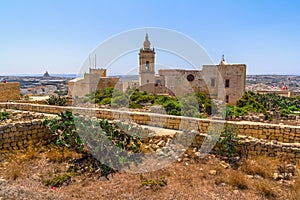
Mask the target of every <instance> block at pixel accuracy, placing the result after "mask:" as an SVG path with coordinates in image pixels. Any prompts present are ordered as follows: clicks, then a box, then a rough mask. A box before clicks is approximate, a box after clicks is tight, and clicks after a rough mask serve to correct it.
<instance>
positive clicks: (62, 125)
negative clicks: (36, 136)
mask: <svg viewBox="0 0 300 200" xmlns="http://www.w3.org/2000/svg"><path fill="white" fill-rule="evenodd" d="M43 125H44V126H45V127H48V128H49V130H50V131H51V132H52V133H53V134H54V135H55V136H56V142H55V143H56V144H57V145H62V146H66V147H68V148H70V149H74V150H78V151H82V149H83V143H82V140H81V139H80V137H79V135H78V132H77V131H76V126H75V123H74V117H73V114H72V112H71V111H65V112H62V113H61V114H59V115H58V116H57V117H56V118H55V119H51V120H49V119H46V120H44V122H43Z"/></svg>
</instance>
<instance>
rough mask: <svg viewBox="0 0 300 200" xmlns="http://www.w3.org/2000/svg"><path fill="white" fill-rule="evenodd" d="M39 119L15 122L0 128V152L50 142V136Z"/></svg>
mask: <svg viewBox="0 0 300 200" xmlns="http://www.w3.org/2000/svg"><path fill="white" fill-rule="evenodd" d="M42 121H43V120H41V119H38V120H32V121H27V122H15V123H10V124H6V125H2V126H0V150H16V149H21V148H23V147H26V146H28V144H30V143H33V144H34V143H37V142H43V143H46V142H48V141H50V140H51V134H49V132H47V130H46V128H45V127H43V125H42Z"/></svg>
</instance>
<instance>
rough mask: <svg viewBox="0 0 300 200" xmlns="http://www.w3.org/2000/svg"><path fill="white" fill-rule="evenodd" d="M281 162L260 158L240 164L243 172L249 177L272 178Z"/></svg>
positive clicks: (274, 159) (269, 158)
mask: <svg viewBox="0 0 300 200" xmlns="http://www.w3.org/2000/svg"><path fill="white" fill-rule="evenodd" d="M279 164H280V161H279V160H278V159H276V158H271V157H265V156H258V157H253V158H250V159H247V160H243V161H242V162H241V164H240V168H241V171H243V172H244V173H246V174H249V175H259V176H261V177H263V178H271V177H273V174H274V173H275V172H276V171H277V168H278V166H279Z"/></svg>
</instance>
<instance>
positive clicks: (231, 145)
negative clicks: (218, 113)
mask: <svg viewBox="0 0 300 200" xmlns="http://www.w3.org/2000/svg"><path fill="white" fill-rule="evenodd" d="M239 140H240V139H239V138H238V129H237V128H236V127H234V126H230V125H225V127H224V129H223V131H222V132H221V135H220V137H219V139H218V141H217V142H218V144H219V145H220V149H219V154H221V155H223V156H228V157H230V156H234V155H235V154H236V150H237V144H238V142H239Z"/></svg>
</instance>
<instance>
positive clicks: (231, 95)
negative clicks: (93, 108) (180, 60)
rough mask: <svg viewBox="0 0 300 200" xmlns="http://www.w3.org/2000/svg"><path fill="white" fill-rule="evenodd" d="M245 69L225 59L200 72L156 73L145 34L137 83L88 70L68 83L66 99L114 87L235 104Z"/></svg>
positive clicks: (161, 71) (184, 70) (240, 89)
mask: <svg viewBox="0 0 300 200" xmlns="http://www.w3.org/2000/svg"><path fill="white" fill-rule="evenodd" d="M245 84H246V65H245V64H228V63H226V61H225V59H224V56H223V57H222V60H221V62H220V63H219V64H217V65H203V66H202V70H186V69H160V70H158V74H156V73H155V50H154V48H151V43H150V41H149V36H148V34H146V36H145V41H144V43H143V47H142V48H141V49H140V50H139V79H138V80H131V81H122V80H121V79H120V78H117V77H107V76H106V69H91V68H90V71H89V73H85V74H84V77H82V78H76V79H73V80H71V81H69V91H68V95H69V96H72V97H76V96H77V97H83V96H85V95H86V94H90V93H92V92H94V91H95V90H102V89H104V88H106V87H114V88H118V89H121V90H126V89H127V88H133V87H134V88H138V89H139V91H146V92H148V93H151V94H168V95H172V96H182V95H185V94H187V93H192V92H203V93H205V94H206V95H207V96H208V97H210V98H212V99H217V100H221V101H224V102H226V103H229V104H235V103H236V101H237V100H238V99H240V98H241V97H242V96H243V95H244V93H245Z"/></svg>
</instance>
